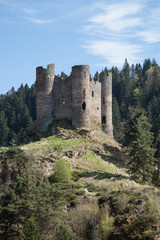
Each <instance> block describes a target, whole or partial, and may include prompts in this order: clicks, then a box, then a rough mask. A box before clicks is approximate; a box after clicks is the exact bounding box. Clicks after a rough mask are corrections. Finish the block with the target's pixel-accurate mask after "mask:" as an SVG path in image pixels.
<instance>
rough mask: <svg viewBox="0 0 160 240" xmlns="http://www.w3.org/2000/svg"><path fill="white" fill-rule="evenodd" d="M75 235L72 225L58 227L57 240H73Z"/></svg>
mask: <svg viewBox="0 0 160 240" xmlns="http://www.w3.org/2000/svg"><path fill="white" fill-rule="evenodd" d="M73 239H74V233H73V230H72V228H71V226H70V225H68V224H65V223H60V224H59V225H58V226H57V231H56V240H73Z"/></svg>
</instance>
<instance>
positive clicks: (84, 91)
mask: <svg viewBox="0 0 160 240" xmlns="http://www.w3.org/2000/svg"><path fill="white" fill-rule="evenodd" d="M85 97H86V90H85V89H83V99H85Z"/></svg>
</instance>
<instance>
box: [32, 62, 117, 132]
mask: <svg viewBox="0 0 160 240" xmlns="http://www.w3.org/2000/svg"><path fill="white" fill-rule="evenodd" d="M36 90H37V129H38V130H40V131H42V132H46V131H47V128H48V126H49V124H51V123H52V121H53V120H62V119H67V120H71V121H72V125H73V126H74V127H76V126H78V127H81V126H86V127H89V126H90V122H91V120H96V121H97V122H99V123H101V122H102V123H103V126H104V131H105V132H106V133H108V134H109V135H111V136H112V135H113V126H112V74H111V73H109V74H107V73H106V72H102V73H101V74H100V75H98V74H97V80H96V81H95V80H90V70H89V66H88V65H76V66H74V67H72V74H71V75H70V76H69V77H68V78H67V79H62V78H60V77H58V76H55V74H54V64H50V65H48V66H47V69H44V68H43V67H38V68H37V69H36Z"/></svg>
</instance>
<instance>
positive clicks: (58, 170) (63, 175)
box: [52, 159, 72, 182]
mask: <svg viewBox="0 0 160 240" xmlns="http://www.w3.org/2000/svg"><path fill="white" fill-rule="evenodd" d="M71 177H72V172H71V168H70V164H69V163H68V162H66V161H65V160H64V159H59V160H58V161H57V162H56V165H55V171H54V174H53V176H52V181H53V182H64V181H67V180H70V179H71Z"/></svg>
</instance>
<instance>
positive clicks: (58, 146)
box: [54, 144, 63, 152]
mask: <svg viewBox="0 0 160 240" xmlns="http://www.w3.org/2000/svg"><path fill="white" fill-rule="evenodd" d="M54 150H55V151H56V152H62V150H63V147H62V146H61V145H60V144H57V145H55V146H54Z"/></svg>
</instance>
